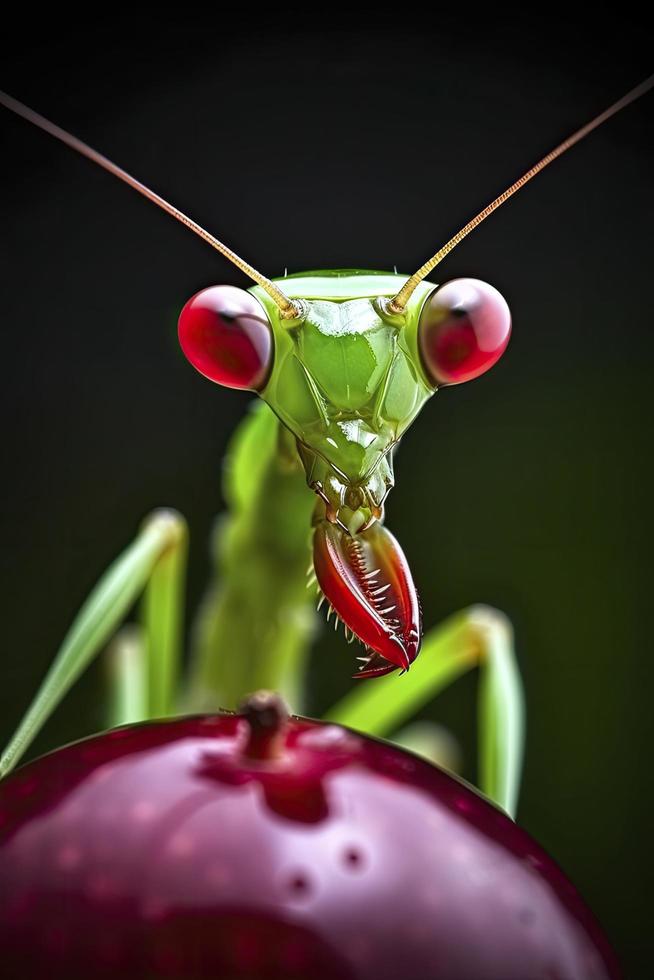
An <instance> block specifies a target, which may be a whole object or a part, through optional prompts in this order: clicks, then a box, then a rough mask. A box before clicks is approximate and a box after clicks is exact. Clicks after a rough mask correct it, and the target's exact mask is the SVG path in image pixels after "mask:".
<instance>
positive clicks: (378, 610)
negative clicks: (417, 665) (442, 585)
mask: <svg viewBox="0 0 654 980" xmlns="http://www.w3.org/2000/svg"><path fill="white" fill-rule="evenodd" d="M313 565H314V568H315V571H316V578H317V579H318V585H319V586H320V588H321V590H322V592H323V595H324V596H325V598H326V599H327V601H328V602H329V603H330V605H332V606H333V608H334V609H335V611H336V613H337V614H338V616H340V618H341V619H342V620H343V622H344V623H345V625H346V626H347V627H348V628H349V629H351V630H352V632H353V633H354V634H355V636H357V637H358V638H359V639H360V640H361V641H362V642H363V643H365V644H366V645H367V646H369V647H370V649H371V650H372V651H373V653H372V654H371V655H370V656H369V657H366V658H365V659H364V661H363V663H362V666H361V667H360V669H359V672H358V673H357V674H356V677H379V676H381V675H382V674H388V673H389V672H390V671H392V670H397V668H398V667H400V668H401V669H402V670H408V669H409V667H410V666H411V664H412V663H413V661H414V660H415V659H416V657H417V656H418V651H419V649H420V641H421V639H422V616H421V611H420V602H419V600H418V593H417V591H416V587H415V585H414V583H413V578H412V576H411V570H410V568H409V564H408V562H407V560H406V558H405V557H404V553H403V551H402V549H401V548H400V546H399V544H398V543H397V541H396V540H395V538H394V537H393V535H392V534H391V532H390V531H388V530H387V529H386V528H385V527H383V526H382V525H381V524H380V523H379V522H378V521H376V522H375V523H374V524H372V525H371V526H370V527H369V528H368V529H367V530H366V531H361V532H360V533H359V534H356V535H349V534H348V533H347V532H346V531H344V530H343V529H342V528H341V527H339V526H338V525H336V524H330V523H329V522H328V521H321V522H320V524H318V526H317V527H316V530H315V532H314V538H313Z"/></svg>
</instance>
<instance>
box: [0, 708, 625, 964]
mask: <svg viewBox="0 0 654 980" xmlns="http://www.w3.org/2000/svg"><path fill="white" fill-rule="evenodd" d="M0 895H1V896H2V899H1V900H0V949H1V950H2V967H3V971H4V972H3V976H6V977H7V978H9V977H16V978H19V977H20V978H21V980H36V978H39V980H42V978H43V977H47V978H48V980H77V978H84V980H88V978H89V977H92V978H94V980H108V978H116V977H120V978H121V980H144V978H145V977H148V978H151V980H156V978H159V977H161V978H162V980H163V978H165V980H181V978H184V980H189V978H191V977H193V978H194V980H203V978H207V980H209V978H219V977H223V978H226V977H229V978H230V980H255V978H256V980H282V978H283V980H307V978H309V977H310V978H311V980H397V978H398V977H405V978H407V980H409V978H412V980H413V978H416V980H417V978H420V980H471V978H474V980H497V978H498V977H501V978H502V980H542V978H544V977H552V978H554V977H560V978H563V977H567V978H571V977H575V978H578V980H582V978H584V980H590V978H591V977H592V978H593V980H607V978H609V977H615V976H617V975H618V971H617V968H616V967H615V964H614V959H613V955H612V953H611V951H610V948H609V947H608V945H607V942H606V940H605V939H604V937H603V935H602V932H601V930H600V929H599V927H598V925H597V923H596V922H595V920H594V918H593V916H592V915H591V913H590V912H589V911H588V909H587V908H586V906H585V905H584V903H583V902H582V900H581V899H580V897H579V895H578V894H577V892H576V891H575V890H574V888H573V887H572V885H571V884H570V882H569V881H568V880H567V879H566V877H565V876H564V874H563V873H562V872H561V871H560V870H559V869H558V867H557V866H556V865H555V864H554V862H553V861H552V860H551V859H550V858H549V857H548V856H547V854H545V852H544V851H543V850H541V848H540V847H539V846H538V845H537V844H536V843H535V842H534V841H533V840H532V839H531V838H530V837H529V836H528V835H527V834H526V833H525V832H524V831H523V830H521V829H520V828H519V827H518V826H516V824H514V823H513V822H512V821H511V820H510V819H509V818H508V817H507V816H505V815H504V814H503V813H502V812H500V811H499V810H496V809H495V808H494V807H493V806H491V805H490V804H489V803H488V802H487V801H486V800H484V799H483V798H482V797H481V796H479V795H477V794H476V793H474V792H473V791H472V790H471V789H469V788H468V787H466V786H465V785H464V784H463V783H461V782H459V780H457V779H453V778H452V777H451V776H449V775H447V774H446V773H445V772H443V771H442V770H440V769H438V768H436V767H435V766H431V765H429V764H428V763H426V762H423V761H421V760H420V759H418V758H416V757H415V756H413V755H411V754H409V753H407V752H403V751H401V750H399V749H396V748H394V747H393V746H392V745H390V744H388V743H385V742H380V741H376V740H373V739H369V738H366V737H365V736H363V735H360V734H357V733H355V732H351V731H347V730H345V729H343V728H340V727H338V726H336V725H328V724H321V723H317V722H312V721H308V720H307V719H302V718H291V719H286V718H285V715H284V712H283V710H281V708H280V705H279V702H278V701H277V699H275V698H274V696H272V695H267V696H265V695H258V696H255V698H252V699H250V701H249V704H248V705H247V706H246V708H245V711H244V713H243V714H241V715H214V716H207V717H194V718H181V719H177V720H174V721H168V722H155V723H152V724H145V725H132V726H129V727H126V728H120V729H116V730H115V731H112V732H107V733H105V734H103V735H100V736H97V737H95V738H91V739H86V740H84V741H82V742H78V743H76V744H74V745H69V746H67V747H65V748H63V749H59V750H58V751H57V752H53V753H52V754H50V755H47V756H44V757H42V758H41V759H37V760H36V761H35V762H32V763H30V764H29V765H27V766H24V767H23V768H22V769H19V770H18V771H17V772H15V773H13V774H12V775H11V776H9V777H8V778H7V779H6V780H4V781H3V782H2V783H1V784H0Z"/></svg>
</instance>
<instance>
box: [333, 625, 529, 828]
mask: <svg viewBox="0 0 654 980" xmlns="http://www.w3.org/2000/svg"><path fill="white" fill-rule="evenodd" d="M477 666H478V667H479V669H480V671H481V682H480V691H479V743H480V766H479V770H480V782H481V789H482V791H483V792H484V793H485V794H486V795H487V796H489V797H490V798H491V799H492V800H494V801H495V802H496V803H497V804H499V806H501V807H503V809H505V810H506V811H507V813H509V814H511V815H512V816H513V815H514V814H515V810H516V806H517V801H518V793H519V788H520V776H521V772H522V757H523V743H524V703H523V692H522V684H521V681H520V674H519V672H518V668H517V664H516V661H515V657H514V653H513V634H512V629H511V625H510V623H509V621H508V620H507V618H506V617H505V616H504V615H503V614H502V613H500V612H498V611H497V610H495V609H491V608H489V607H488V606H473V607H471V608H470V609H467V610H464V611H463V612H461V613H457V614H456V615H455V616H452V617H451V618H450V619H448V620H447V621H446V622H445V623H444V624H442V625H441V626H439V627H436V628H435V629H433V630H431V631H430V632H429V633H427V635H426V636H425V639H424V641H423V645H422V651H421V653H420V656H419V657H418V659H417V661H416V663H415V664H414V665H413V667H412V668H411V670H410V671H409V673H408V675H407V676H405V677H401V678H399V677H398V676H397V675H396V674H390V675H388V676H386V677H382V678H379V679H378V680H374V681H361V682H360V683H359V684H358V685H357V686H356V687H355V688H354V689H353V690H352V691H350V693H349V694H348V695H346V697H345V698H343V700H342V701H341V702H339V704H337V705H336V706H335V707H334V708H332V709H331V711H330V712H329V713H328V714H327V718H328V720H330V721H334V722H338V723H339V724H342V725H348V726H349V727H351V728H358V729H360V730H361V731H364V732H368V733H369V734H371V735H378V736H382V737H384V736H387V735H389V734H391V733H392V732H394V731H395V730H396V729H397V728H398V727H399V726H400V725H402V724H403V723H404V722H406V721H407V720H408V719H410V718H411V717H412V716H413V715H414V714H415V713H416V712H417V711H418V710H419V709H420V708H421V707H422V706H423V705H424V704H426V703H427V702H428V701H430V700H431V699H432V698H433V697H435V695H436V694H438V692H439V691H441V690H443V689H444V688H445V687H447V686H448V684H450V683H452V681H454V680H456V678H457V677H459V676H461V674H464V673H465V672H466V671H467V670H469V669H470V668H472V667H477Z"/></svg>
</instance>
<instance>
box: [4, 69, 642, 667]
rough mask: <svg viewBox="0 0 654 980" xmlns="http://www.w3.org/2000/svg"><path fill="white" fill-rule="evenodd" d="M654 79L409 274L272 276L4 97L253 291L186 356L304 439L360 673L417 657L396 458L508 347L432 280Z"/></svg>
mask: <svg viewBox="0 0 654 980" xmlns="http://www.w3.org/2000/svg"><path fill="white" fill-rule="evenodd" d="M653 86H654V76H651V77H650V78H648V79H646V80H645V81H644V82H642V83H641V84H640V85H637V86H636V87H635V88H633V89H632V90H631V91H630V92H628V93H627V94H626V95H625V96H623V97H622V98H621V99H619V100H618V101H617V102H615V103H613V105H611V106H609V108H608V109H606V110H605V111H604V112H602V113H600V114H599V115H598V116H595V118H594V119H591V121H590V122H588V123H586V125H584V126H582V127H581V128H580V129H578V130H577V131H576V132H574V133H573V134H572V135H571V136H569V137H568V138H567V139H565V140H563V142H562V143H559V145H558V146H556V147H555V148H554V149H553V150H552V151H551V152H550V153H548V154H546V156H544V157H543V158H542V159H541V160H539V161H538V163H536V164H535V165H534V166H533V167H531V168H530V169H529V170H527V172H526V173H524V174H523V175H522V177H520V178H519V179H518V180H516V181H515V182H514V183H513V184H511V185H510V186H509V187H508V188H507V189H506V190H505V191H503V192H502V193H501V194H500V195H499V196H498V197H496V198H495V199H494V200H493V201H491V203H490V204H488V205H487V206H486V207H485V208H483V210H482V211H480V212H479V214H477V215H475V217H474V218H472V219H471V220H470V221H468V223H467V224H465V225H464V226H463V228H461V229H460V230H459V231H458V232H457V233H456V234H455V235H454V236H453V237H452V238H450V239H449V241H447V242H446V243H445V245H443V246H442V248H440V249H439V250H438V252H436V253H435V254H434V255H432V256H431V258H429V259H428V260H427V261H426V262H425V263H424V264H423V265H422V266H421V267H420V268H419V269H418V271H417V272H415V273H414V274H413V275H412V276H410V277H409V278H408V279H407V280H406V281H403V280H402V278H401V277H398V276H390V275H384V274H381V273H363V272H359V271H353V270H349V271H345V272H328V273H306V274H305V275H300V276H294V277H291V278H288V277H285V278H284V279H283V280H276V281H273V280H271V279H268V278H267V277H266V276H264V275H262V274H261V273H260V272H258V271H257V270H256V269H255V268H254V267H253V266H252V265H250V263H249V262H247V261H246V260H245V259H242V258H241V257H240V256H238V255H237V254H236V253H235V252H234V251H232V249H230V248H229V247H228V246H227V245H225V244H224V243H223V242H221V241H220V240H219V239H217V238H216V237H215V236H214V235H212V234H210V233H209V232H208V231H206V229H204V228H202V226H201V225H199V224H198V223H197V222H195V221H193V219H191V218H189V217H188V216H187V215H185V214H184V213H183V212H182V211H180V210H179V208H176V207H175V206H174V205H173V204H171V203H170V202H168V201H167V200H165V199H164V198H162V197H161V196H160V195H159V194H157V193H156V192H155V191H153V190H152V189H151V188H149V187H147V186H146V185H145V184H142V183H141V182H140V181H139V180H137V179H136V178H135V177H132V176H131V175H130V174H128V173H127V172H126V171H125V170H123V169H122V168H121V167H118V166H117V165H116V164H115V163H112V161H111V160H109V159H107V157H105V156H103V155H102V154H100V153H98V152H97V151H96V150H93V149H92V148H91V147H89V146H87V145H86V143H82V141H81V140H79V139H77V138H76V137H75V136H72V135H71V134H70V133H68V132H66V131H65V130H63V129H61V128H60V127H59V126H56V125H55V124H54V123H51V122H50V121H49V120H47V119H45V118H44V117H43V116H41V115H39V114H38V113H36V112H34V111H33V110H32V109H29V108H28V107H27V106H25V105H23V104H22V103H21V102H18V101H17V100H16V99H13V98H12V97H11V96H9V95H6V94H5V93H2V92H0V104H2V105H4V106H6V107H7V108H8V109H10V110H11V111H12V112H15V113H17V114H18V115H19V116H22V117H23V118H24V119H27V120H28V121H29V122H31V123H33V124H34V125H35V126H38V127H39V128H41V129H43V130H45V132H47V133H50V134H51V135H52V136H54V137H56V138H57V139H59V140H61V141H62V142H63V143H65V144H66V145H67V146H69V147H71V148H72V149H74V150H75V151H76V152H78V153H81V154H82V155H83V156H85V157H87V158H88V159H89V160H92V161H93V162H94V163H95V164H97V165H98V166H100V167H102V168H103V169H104V170H107V171H108V172H109V173H111V174H113V175H114V176H115V177H118V179H119V180H122V181H124V182H125V183H126V184H128V185H129V186H130V187H132V188H133V189H134V190H136V191H138V192H139V193H140V194H142V195H143V196H144V197H146V198H147V199H148V200H150V201H151V202H152V203H154V204H156V205H157V207H160V208H162V209H163V210H164V211H166V212H167V213H168V214H170V215H172V217H174V218H176V219H177V220H178V221H181V222H182V223H183V224H184V225H185V226H186V227H187V228H189V229H190V230H191V231H193V232H195V234H196V235H199V236H200V238H202V239H203V240H204V241H206V242H207V243H208V244H209V245H211V246H212V247H213V248H215V249H216V250H217V251H218V252H220V253H221V254H222V255H223V256H225V258H227V259H229V261H230V262H232V263H233V264H234V265H236V266H237V267H238V268H239V269H240V270H241V271H242V272H244V273H245V274H246V275H247V276H249V278H250V279H251V280H252V281H253V282H255V283H256V286H253V287H252V289H251V290H249V291H245V290H241V289H236V288H234V287H231V286H214V287H210V288H209V289H204V290H202V292H200V293H198V294H197V295H196V296H194V297H193V298H192V299H191V300H189V302H188V303H187V304H186V306H185V307H184V309H183V311H182V314H181V317H180V340H181V344H182V348H183V350H184V353H185V354H186V356H187V357H188V359H189V360H190V361H191V363H192V364H193V365H194V366H195V367H196V368H197V369H198V370H199V371H200V372H201V373H202V374H204V375H205V376H206V377H208V378H210V379H211V380H213V381H217V382H219V383H220V384H223V385H227V386H228V387H232V388H245V389H250V390H252V391H256V392H257V393H258V394H259V395H260V396H261V397H262V398H263V399H264V400H265V401H266V402H267V403H268V404H269V405H270V407H271V408H272V410H273V411H274V412H275V413H276V414H277V415H278V417H279V418H280V420H281V421H282V423H283V424H284V426H285V427H286V429H287V430H288V431H289V432H290V433H291V434H292V436H293V437H294V438H295V442H296V446H297V451H298V454H299V458H300V459H301V461H302V464H303V466H304V470H305V473H306V478H307V482H308V484H309V486H310V487H311V488H312V489H313V490H314V491H315V493H316V495H317V508H316V515H315V524H316V530H315V532H314V551H313V554H314V567H315V571H316V577H317V580H318V584H319V586H320V588H321V589H322V591H323V593H324V595H325V597H326V598H327V599H328V601H329V602H330V604H331V605H332V606H333V608H334V609H335V610H336V613H337V614H338V615H339V616H340V617H341V619H343V620H344V622H345V624H346V627H349V628H350V630H351V631H352V632H353V633H354V635H356V636H358V637H359V639H361V640H362V641H363V642H364V643H365V644H366V645H367V646H368V647H369V648H370V650H371V653H370V656H367V657H364V658H363V661H364V662H363V666H362V667H361V668H360V672H359V674H358V676H359V677H370V676H374V675H379V674H385V673H387V672H388V671H391V670H395V669H397V668H398V667H399V668H401V669H407V668H408V667H409V666H410V664H411V663H412V662H413V660H415V658H416V656H417V654H418V651H419V648H420V637H421V630H422V626H421V615H420V605H419V602H418V597H417V593H416V589H415V586H414V584H413V580H412V578H411V573H410V571H409V567H408V565H407V562H406V559H405V558H404V555H403V554H402V551H401V549H400V547H399V545H398V544H397V542H396V541H395V539H394V538H393V536H392V535H391V534H390V533H389V532H388V531H386V530H385V528H384V527H383V525H382V521H381V518H382V516H383V505H384V500H385V498H386V495H387V494H388V491H389V490H390V488H391V487H392V485H393V460H392V454H393V449H394V447H395V446H396V445H397V443H398V440H399V439H400V438H401V436H402V434H403V432H405V431H406V429H407V427H408V426H409V425H410V424H411V422H412V421H413V419H414V418H415V417H416V415H417V414H418V412H419V411H420V409H421V408H422V406H423V404H424V403H425V401H426V400H427V399H428V398H429V396H430V395H432V394H433V393H434V391H436V389H437V388H438V387H440V386H441V385H447V384H458V383H460V382H462V381H469V380H471V379H472V378H476V377H478V376H479V375H480V374H483V373H484V372H485V371H487V370H488V368H490V367H492V365H493V364H494V363H495V362H496V361H497V359H498V358H499V357H500V356H501V354H502V353H503V351H504V349H505V348H506V345H507V342H508V338H509V332H510V317H509V312H508V307H507V305H506V303H505V302H504V300H503V299H502V297H501V296H500V295H499V293H498V292H497V291H496V290H495V289H493V287H492V286H488V285H486V284H485V283H482V282H479V281H478V280H476V279H457V280H454V281H452V282H449V283H445V285H443V286H440V287H436V286H433V285H431V284H430V283H429V282H428V281H427V279H426V277H427V276H428V275H429V274H430V272H431V271H432V270H433V269H434V268H435V267H436V266H437V265H438V263H439V262H440V261H441V260H442V259H444V258H445V257H446V256H447V255H448V254H449V252H451V251H452V249H453V248H455V247H456V246H457V245H458V244H459V242H461V241H462V240H463V239H464V238H465V237H466V235H469V234H470V232H471V231H473V230H474V229H475V228H476V227H477V226H478V225H479V224H481V222H482V221H484V220H485V219H486V218H487V217H488V216H489V215H491V214H492V213H493V212H494V211H495V210H497V208H499V207H501V205H502V204H504V203H505V201H507V200H508V199H509V198H510V197H511V196H512V195H513V194H515V193H516V191H518V190H520V189H521V188H522V187H524V185H525V184H526V183H527V182H528V181H530V180H531V179H532V178H533V177H535V176H536V175H537V174H539V173H540V172H541V171H542V170H543V169H544V168H545V167H547V166H549V164H550V163H552V162H553V161H554V160H556V159H557V158H558V157H560V156H561V155H562V154H563V153H565V152H566V150H568V149H570V147H572V146H574V145H575V144H576V143H578V142H579V141H580V140H581V139H583V138H584V137H585V136H587V135H588V134H589V133H590V132H592V131H593V130H594V129H596V128H597V127H598V126H600V125H601V124H602V123H604V122H606V120H607V119H609V118H610V117H611V116H613V115H615V113H617V112H619V111H620V110H621V109H623V108H624V107H625V106H627V105H629V104H630V103H632V102H634V101H635V100H636V99H637V98H639V97H640V96H641V95H644V94H645V93H646V92H648V91H649V90H650V89H651V88H652V87H653Z"/></svg>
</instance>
